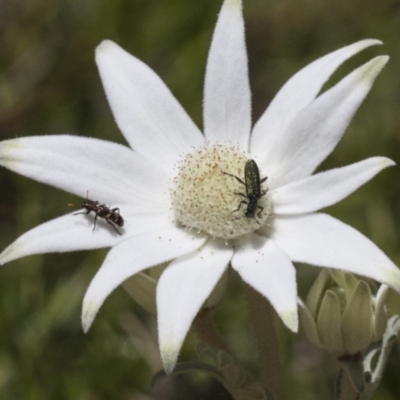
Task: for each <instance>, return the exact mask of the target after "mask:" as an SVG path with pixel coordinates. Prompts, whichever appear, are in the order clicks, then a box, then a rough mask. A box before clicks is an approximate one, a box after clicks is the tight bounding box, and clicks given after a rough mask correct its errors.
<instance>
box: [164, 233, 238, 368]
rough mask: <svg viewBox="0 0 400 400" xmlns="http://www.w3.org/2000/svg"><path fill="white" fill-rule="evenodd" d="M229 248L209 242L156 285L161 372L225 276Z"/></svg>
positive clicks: (169, 364)
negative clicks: (219, 281) (162, 366)
mask: <svg viewBox="0 0 400 400" xmlns="http://www.w3.org/2000/svg"><path fill="white" fill-rule="evenodd" d="M232 253H233V250H232V247H230V246H226V245H225V242H224V241H223V240H214V241H209V242H207V244H206V245H205V246H203V248H202V249H201V250H198V251H195V252H192V253H190V254H187V255H185V256H183V257H180V258H178V259H177V260H175V261H173V262H172V263H171V265H170V266H169V267H168V268H167V269H166V270H165V271H164V273H163V274H162V275H161V278H160V280H159V282H158V286H157V315H158V340H159V344H160V350H161V358H162V360H163V365H164V369H165V371H166V372H167V373H170V372H171V371H172V370H173V368H174V367H175V364H176V360H177V358H178V353H179V350H180V349H181V347H182V343H183V340H184V339H185V336H186V334H187V332H188V331H189V328H190V325H191V323H192V321H193V319H194V318H195V316H196V314H197V312H198V311H199V309H200V307H201V306H202V304H203V303H204V302H205V300H206V299H207V297H208V296H209V294H210V293H211V292H212V290H213V289H214V287H215V285H216V284H217V282H218V280H219V279H220V277H221V276H222V274H223V273H224V271H225V269H226V267H227V265H228V263H229V260H230V259H231V257H232Z"/></svg>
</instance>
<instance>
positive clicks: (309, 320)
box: [297, 298, 322, 347]
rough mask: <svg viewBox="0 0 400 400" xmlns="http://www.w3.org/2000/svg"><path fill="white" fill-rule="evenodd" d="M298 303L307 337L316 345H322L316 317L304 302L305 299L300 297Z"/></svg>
mask: <svg viewBox="0 0 400 400" xmlns="http://www.w3.org/2000/svg"><path fill="white" fill-rule="evenodd" d="M297 303H298V305H299V315H300V321H301V325H302V327H303V330H304V333H305V335H306V337H307V339H308V340H309V341H310V342H311V343H312V344H314V345H315V346H318V347H322V343H321V340H320V338H319V333H318V329H317V324H316V322H315V320H314V317H313V316H312V315H311V312H310V310H309V309H308V308H307V306H306V305H305V304H304V303H303V301H302V300H301V299H300V298H298V299H297Z"/></svg>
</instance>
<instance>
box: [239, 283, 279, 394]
mask: <svg viewBox="0 0 400 400" xmlns="http://www.w3.org/2000/svg"><path fill="white" fill-rule="evenodd" d="M243 285H244V292H245V294H246V297H247V301H248V304H249V308H250V316H251V320H252V325H253V331H254V336H255V340H256V343H257V347H258V361H259V366H260V375H261V380H262V383H263V385H264V387H268V388H269V389H271V390H272V391H273V392H274V394H275V398H276V399H277V400H278V399H279V400H283V399H284V397H285V390H284V370H283V366H282V363H281V360H280V356H279V345H278V340H277V337H276V332H275V327H274V312H275V311H274V310H273V308H272V306H271V304H270V303H269V302H268V300H267V299H266V298H265V297H264V296H262V295H261V294H260V293H259V292H257V291H256V290H254V289H253V288H252V287H251V286H249V285H247V284H246V283H244V284H243Z"/></svg>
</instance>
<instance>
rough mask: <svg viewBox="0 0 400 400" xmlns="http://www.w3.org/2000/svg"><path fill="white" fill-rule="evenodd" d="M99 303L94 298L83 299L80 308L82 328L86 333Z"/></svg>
mask: <svg viewBox="0 0 400 400" xmlns="http://www.w3.org/2000/svg"><path fill="white" fill-rule="evenodd" d="M100 306H101V304H98V302H97V301H95V300H94V299H91V300H90V299H84V300H83V309H82V329H83V332H84V333H88V331H89V329H90V327H91V326H92V323H93V321H94V319H95V317H96V315H97V312H98V311H99V308H100Z"/></svg>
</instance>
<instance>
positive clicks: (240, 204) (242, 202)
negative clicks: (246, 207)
mask: <svg viewBox="0 0 400 400" xmlns="http://www.w3.org/2000/svg"><path fill="white" fill-rule="evenodd" d="M242 204H248V203H246V202H245V201H244V200H243V201H241V202H240V203H239V207H238V208H237V209H236V210H233V211H232V212H233V213H234V212H236V211H239V210H240V207H242Z"/></svg>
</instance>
